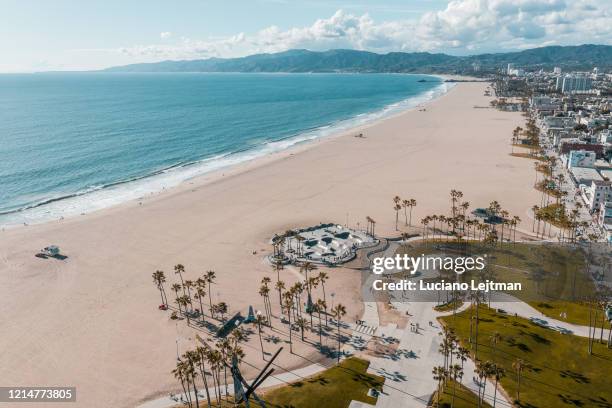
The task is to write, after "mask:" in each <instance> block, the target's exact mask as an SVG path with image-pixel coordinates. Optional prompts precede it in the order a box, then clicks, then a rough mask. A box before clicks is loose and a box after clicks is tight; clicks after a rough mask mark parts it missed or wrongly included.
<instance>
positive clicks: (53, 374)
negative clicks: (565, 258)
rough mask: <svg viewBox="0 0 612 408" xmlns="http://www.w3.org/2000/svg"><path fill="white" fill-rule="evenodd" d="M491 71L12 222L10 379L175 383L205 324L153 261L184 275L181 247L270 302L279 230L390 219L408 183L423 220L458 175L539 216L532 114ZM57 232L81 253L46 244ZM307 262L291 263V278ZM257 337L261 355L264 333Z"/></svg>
mask: <svg viewBox="0 0 612 408" xmlns="http://www.w3.org/2000/svg"><path fill="white" fill-rule="evenodd" d="M485 87H486V84H483V83H462V84H459V85H457V86H456V87H455V88H454V89H453V90H451V91H450V92H449V93H448V94H447V95H445V96H443V97H441V98H439V99H438V100H436V101H434V102H433V103H431V104H430V105H428V106H427V110H426V111H425V112H422V111H418V110H413V111H409V112H405V113H403V114H401V115H398V116H396V117H393V118H389V119H386V120H384V121H381V122H379V123H376V124H374V125H371V126H368V127H366V128H362V129H360V130H358V131H359V132H363V133H364V135H365V137H364V138H355V137H353V136H352V135H353V134H354V133H356V132H355V131H352V132H351V133H350V134H346V135H339V136H338V137H332V138H329V139H327V140H320V141H317V142H313V143H311V144H309V145H308V146H300V147H298V148H295V149H293V150H291V151H288V152H284V153H279V154H276V155H274V156H271V157H267V158H265V159H261V160H257V161H256V162H251V163H247V164H244V165H241V166H239V167H237V168H234V169H232V170H230V171H228V170H226V171H224V172H219V173H216V174H211V175H208V176H206V177H203V178H202V179H198V180H194V181H193V183H187V184H185V185H183V186H181V187H179V188H176V189H174V190H171V191H167V192H164V193H163V194H160V195H158V196H156V197H153V198H150V199H147V200H145V201H144V202H143V204H142V205H138V203H127V204H124V205H121V206H119V207H116V208H112V209H109V210H103V211H100V212H97V213H93V214H89V215H85V216H81V217H76V218H74V219H66V220H63V221H61V222H60V221H57V222H52V223H47V224H42V225H36V226H30V227H23V228H17V229H14V230H6V231H3V232H0V277H1V279H0V299H1V300H0V316H1V317H0V321H1V322H2V323H1V325H0V328H1V335H0V350H2V353H0V379H1V381H0V383H1V385H4V386H27V385H37V386H40V385H49V386H51V385H72V386H76V387H77V400H78V401H77V403H76V404H66V406H70V407H73V408H74V407H77V406H78V407H88V408H95V407H105V408H106V407H131V406H134V405H135V404H137V403H138V402H139V401H142V400H144V399H146V398H151V397H154V396H156V395H160V394H161V393H163V392H167V391H170V390H177V388H178V383H176V382H175V380H174V379H173V378H172V376H171V374H170V370H171V369H172V368H173V366H174V362H175V357H176V345H175V340H176V334H177V330H178V331H179V332H180V342H179V346H180V347H181V349H184V348H185V347H186V346H187V345H188V342H190V340H188V339H189V337H190V336H192V333H191V332H190V331H189V330H188V329H186V328H185V324H184V322H183V323H179V325H178V326H177V325H175V323H174V322H171V321H169V319H168V315H167V314H165V313H163V312H160V311H158V310H157V305H158V304H159V303H160V301H159V295H158V292H157V290H156V289H155V287H154V285H153V282H152V279H151V273H152V272H153V271H155V270H156V269H163V270H165V271H166V274H167V276H168V280H169V281H170V283H172V282H174V281H176V280H178V278H177V277H175V276H173V275H174V274H173V273H172V267H173V265H174V264H176V263H179V262H180V263H183V264H184V265H185V266H186V268H187V273H186V276H187V278H189V279H195V278H197V277H198V276H199V275H200V274H201V273H203V272H204V271H205V270H207V269H214V270H215V271H216V272H217V276H218V279H217V284H216V285H215V286H214V288H213V290H212V292H213V297H214V299H215V300H216V301H219V300H220V299H222V300H224V301H226V302H228V303H229V305H230V308H231V310H232V311H237V310H242V311H243V313H244V312H245V311H246V307H247V306H248V305H249V304H253V305H254V306H255V307H256V308H260V307H261V305H262V301H261V298H260V296H259V295H258V293H257V292H258V287H259V282H260V280H261V278H262V277H263V276H271V277H273V280H275V274H274V273H273V272H272V271H271V269H270V267H269V266H267V265H266V264H265V263H264V262H263V261H262V255H263V252H262V251H263V250H266V251H267V250H270V247H269V245H268V240H269V238H270V237H271V236H272V235H273V234H274V233H276V232H279V231H284V230H286V229H288V228H293V227H298V226H308V225H312V224H315V223H318V222H321V221H325V222H330V221H331V222H337V223H342V224H344V223H345V222H346V220H347V218H348V222H349V224H350V225H351V226H353V227H355V226H356V224H357V222H359V223H360V225H361V226H362V227H363V226H364V224H365V217H366V216H371V217H372V218H374V219H375V220H376V221H377V232H378V233H380V234H383V235H392V234H394V233H395V232H394V221H395V214H394V211H393V210H392V197H393V196H394V195H396V194H398V195H400V196H402V197H403V198H415V199H416V200H417V201H418V205H417V207H415V209H414V211H413V220H415V221H418V220H419V219H420V218H421V217H423V216H425V215H428V214H433V213H439V214H440V213H445V214H446V213H448V208H449V191H450V189H452V188H455V189H459V190H462V191H463V193H464V198H465V199H466V200H468V201H469V202H470V203H471V204H472V207H473V208H475V207H481V206H486V205H487V204H488V203H489V202H490V201H492V200H498V201H499V202H500V203H501V204H502V206H503V207H504V208H506V209H507V210H509V211H510V213H511V214H513V215H518V216H520V217H521V218H522V219H523V220H524V222H523V223H524V225H523V229H525V230H528V229H530V228H531V227H530V225H531V221H530V220H529V219H528V209H529V208H530V207H531V205H533V204H534V203H537V202H538V200H539V193H537V192H536V191H535V190H533V188H532V184H533V179H534V174H533V164H532V162H531V161H530V160H525V159H520V158H515V157H511V156H509V155H508V153H509V152H510V145H509V140H510V137H511V134H512V129H514V128H515V127H516V126H517V125H521V124H522V123H523V118H522V117H521V115H520V114H519V113H504V112H498V111H496V110H493V109H474V108H473V106H474V105H478V106H488V103H489V100H490V98H489V97H485V96H483V92H484V89H485ZM49 244H57V245H59V246H60V247H61V248H62V250H63V251H64V252H65V254H66V255H68V256H69V258H68V259H67V260H65V261H57V260H51V259H48V260H43V259H39V258H36V257H34V254H35V252H36V251H37V250H38V249H39V248H42V247H44V246H47V245H49ZM254 250H257V251H258V253H257V254H256V255H253V251H254ZM329 272H330V275H331V279H330V281H329V282H328V285H327V288H326V289H327V294H328V296H329V295H330V294H331V293H332V292H335V294H336V296H335V298H334V299H335V301H336V302H342V303H344V304H346V305H347V308H348V311H349V313H348V315H347V317H346V319H347V320H353V319H354V318H355V317H357V316H360V314H361V311H362V305H361V302H360V301H359V297H358V293H359V284H360V282H359V279H358V278H356V275H355V274H356V272H355V271H351V270H346V269H341V268H338V269H333V270H331V271H329ZM295 275H297V274H296V273H295V271H291V270H287V271H285V272H284V276H283V279H285V280H286V281H289V282H290V281H293V280H295V279H296V276H295ZM168 292H169V294H170V291H168ZM271 298H272V301H273V306H274V307H275V308H276V309H277V301H276V297H275V296H274V294H272V296H271ZM329 301H330V299H329V298H328V303H329ZM276 309H275V313H276ZM177 327H178V329H177ZM255 337H256V336H255ZM312 337H315V336H312ZM190 344H191V343H190ZM268 347H270V348H272V346H271V345H270V346H268ZM297 350H298V352H299V354H300V355H301V357H297V356H292V357H290V356H289V355H288V353H283V356H282V357H281V360H280V364H281V365H282V366H285V367H291V366H297V365H302V366H304V365H307V364H310V362H309V361H307V360H306V358H307V357H308V358H310V357H315V353H314V352H313V350H312V348H309V347H305V346H298V347H297ZM246 352H247V354H248V357H247V359H250V361H252V362H253V363H257V359H258V358H259V345H258V340H255V341H253V342H252V344H251V343H250V344H249V345H247V346H246ZM23 406H24V407H26V406H27V404H24V405H23ZM32 406H34V407H36V406H37V405H35V404H32ZM57 406H58V407H60V406H62V405H61V404H58V405H57Z"/></svg>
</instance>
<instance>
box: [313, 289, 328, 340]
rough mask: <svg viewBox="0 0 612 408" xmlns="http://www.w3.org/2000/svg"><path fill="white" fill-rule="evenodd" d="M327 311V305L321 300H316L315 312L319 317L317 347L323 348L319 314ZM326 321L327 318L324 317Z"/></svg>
mask: <svg viewBox="0 0 612 408" xmlns="http://www.w3.org/2000/svg"><path fill="white" fill-rule="evenodd" d="M325 310H327V304H326V303H325V301H324V300H322V299H317V303H315V312H316V313H317V314H318V315H319V345H320V346H321V347H323V333H322V331H323V327H322V326H323V324H322V322H321V312H324V311H325ZM325 320H326V321H327V316H326V317H325Z"/></svg>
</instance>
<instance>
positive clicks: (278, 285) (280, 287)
mask: <svg viewBox="0 0 612 408" xmlns="http://www.w3.org/2000/svg"><path fill="white" fill-rule="evenodd" d="M274 288H275V289H276V290H278V304H279V306H280V307H281V309H282V308H283V290H284V289H285V282H283V281H281V280H279V281H277V282H276V285H274Z"/></svg>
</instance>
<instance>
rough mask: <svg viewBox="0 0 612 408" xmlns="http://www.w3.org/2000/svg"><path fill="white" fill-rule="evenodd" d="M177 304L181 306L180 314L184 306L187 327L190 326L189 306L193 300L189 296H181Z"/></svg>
mask: <svg viewBox="0 0 612 408" xmlns="http://www.w3.org/2000/svg"><path fill="white" fill-rule="evenodd" d="M176 303H177V304H178V306H179V312H180V311H181V306H183V310H184V311H185V312H184V313H185V316H186V317H187V325H189V323H190V320H189V313H188V311H187V306H188V305H190V304H191V299H189V297H188V296H187V295H183V296H179V297H178V298H177V299H176Z"/></svg>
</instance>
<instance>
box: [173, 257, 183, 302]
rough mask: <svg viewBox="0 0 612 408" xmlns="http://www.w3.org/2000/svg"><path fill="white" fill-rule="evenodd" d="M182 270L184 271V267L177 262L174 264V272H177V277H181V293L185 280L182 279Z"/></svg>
mask: <svg viewBox="0 0 612 408" xmlns="http://www.w3.org/2000/svg"><path fill="white" fill-rule="evenodd" d="M183 272H185V267H184V266H183V265H182V264H177V265H175V266H174V273H175V274H178V276H179V278H181V285H182V287H183V295H185V282H184V281H183Z"/></svg>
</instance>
